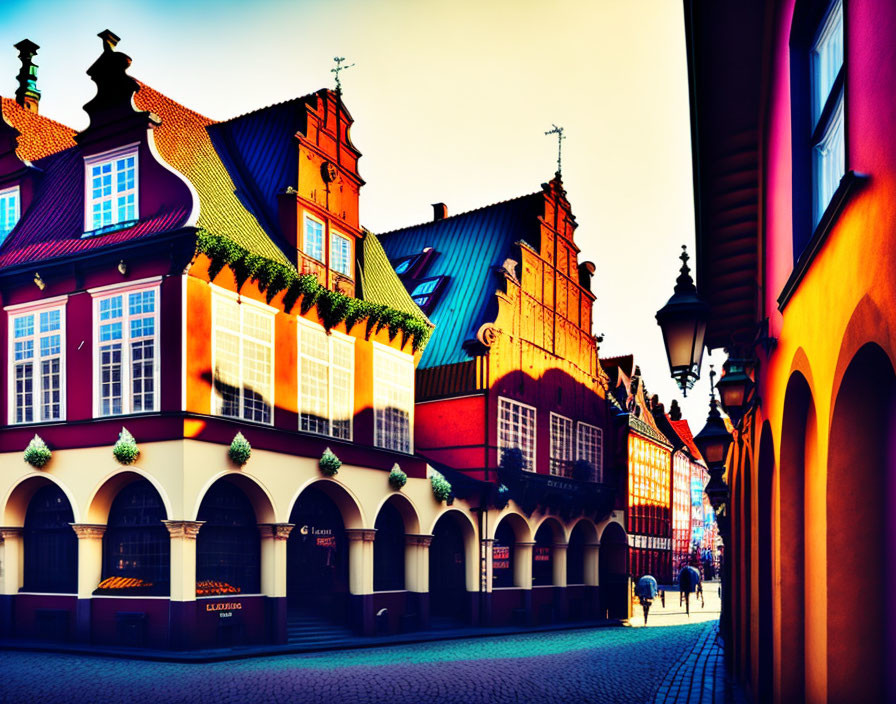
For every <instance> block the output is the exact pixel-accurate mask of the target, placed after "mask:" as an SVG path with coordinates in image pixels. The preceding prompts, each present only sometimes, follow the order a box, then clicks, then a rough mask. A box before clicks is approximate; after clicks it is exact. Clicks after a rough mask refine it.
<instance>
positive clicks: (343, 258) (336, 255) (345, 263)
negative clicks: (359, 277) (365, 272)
mask: <svg viewBox="0 0 896 704" xmlns="http://www.w3.org/2000/svg"><path fill="white" fill-rule="evenodd" d="M330 268H331V269H332V270H333V271H338V272H339V273H340V274H345V275H346V276H351V275H352V243H351V240H349V239H348V237H345V236H343V235H340V234H338V233H336V232H331V233H330Z"/></svg>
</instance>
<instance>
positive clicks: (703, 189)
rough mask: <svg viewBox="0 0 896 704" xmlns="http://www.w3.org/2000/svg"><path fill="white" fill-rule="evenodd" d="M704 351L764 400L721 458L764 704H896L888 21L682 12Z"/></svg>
mask: <svg viewBox="0 0 896 704" xmlns="http://www.w3.org/2000/svg"><path fill="white" fill-rule="evenodd" d="M684 5H685V10H686V27H687V34H688V48H689V74H690V88H691V104H692V110H693V118H692V130H693V145H694V166H695V187H696V196H697V197H696V202H697V243H698V282H697V283H698V289H699V292H700V295H701V296H702V297H703V298H704V299H705V300H706V301H707V302H708V303H709V305H710V318H709V324H708V328H707V333H706V342H707V346H708V347H710V348H719V347H722V348H727V349H728V351H729V355H730V358H732V359H736V360H738V363H739V364H741V365H745V367H746V369H747V372H748V374H749V375H750V376H751V378H752V381H753V383H754V385H755V389H754V391H753V396H752V400H751V401H748V403H747V404H746V405H745V406H744V407H742V408H739V409H738V410H739V411H740V412H741V413H742V416H743V417H742V419H740V420H739V423H738V425H737V428H736V432H735V442H734V444H733V445H732V449H731V451H730V454H729V457H728V463H727V483H728V485H729V487H730V491H731V494H730V499H729V500H728V502H727V507H726V515H725V516H723V518H724V520H725V521H726V522H729V523H730V538H727V539H726V547H725V549H726V558H728V562H729V564H730V566H731V584H730V588H729V591H730V593H731V597H732V601H731V608H730V609H729V610H728V613H727V614H726V616H727V627H728V629H729V633H730V640H731V649H732V657H733V661H734V663H735V664H736V668H737V671H738V672H739V674H740V676H741V678H742V680H743V681H744V682H745V683H746V684H747V685H748V686H749V687H750V689H751V690H752V692H753V694H754V696H755V697H756V699H757V700H758V701H776V702H797V701H808V702H823V701H828V702H852V701H892V700H893V698H894V697H896V680H894V677H896V675H894V669H893V667H892V653H893V652H894V648H896V610H894V607H893V604H892V600H890V599H888V598H886V597H883V598H881V599H879V600H876V601H875V603H874V605H869V603H868V600H867V599H868V595H869V594H871V593H873V591H874V590H875V586H874V585H886V584H889V583H891V581H892V565H893V564H894V557H896V544H894V536H896V531H894V527H893V521H892V515H893V507H894V496H896V495H894V492H893V487H894V486H896V479H894V478H896V465H894V457H893V452H892V445H893V443H892V437H893V433H892V427H893V421H894V412H893V398H894V384H896V373H894V361H896V336H894V330H896V309H894V306H893V300H894V287H896V277H894V276H893V271H894V266H896V262H894V257H896V239H894V232H896V209H894V203H896V138H894V133H893V130H892V124H893V101H892V98H891V96H892V92H893V89H894V87H896V64H894V62H893V61H892V60H891V57H892V47H893V37H894V35H896V6H894V5H893V3H891V2H885V1H883V0H818V1H812V0H797V1H794V0H780V1H779V0H769V1H768V2H761V3H739V2H720V3H711V4H707V3H698V2H691V1H690V0H688V1H687V2H685V3H684Z"/></svg>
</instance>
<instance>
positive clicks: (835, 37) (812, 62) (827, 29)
mask: <svg viewBox="0 0 896 704" xmlns="http://www.w3.org/2000/svg"><path fill="white" fill-rule="evenodd" d="M809 71H810V86H811V87H810V90H811V106H812V226H813V227H815V226H816V225H818V223H819V221H820V220H821V216H822V215H823V214H824V211H825V209H826V208H827V207H828V204H829V203H830V202H831V198H832V196H833V195H834V191H836V190H837V187H838V186H839V185H840V179H841V178H842V177H843V174H844V173H846V150H845V144H844V126H843V125H844V123H843V81H842V80H838V79H839V78H840V75H841V73H842V71H843V2H842V0H836V1H835V2H834V3H833V4H832V5H831V7H830V9H829V10H828V12H827V14H825V16H824V19H823V20H822V22H821V24H820V26H819V28H818V32H817V33H816V35H815V40H814V42H813V43H812V48H811V50H810V52H809Z"/></svg>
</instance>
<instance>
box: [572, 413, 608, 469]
mask: <svg viewBox="0 0 896 704" xmlns="http://www.w3.org/2000/svg"><path fill="white" fill-rule="evenodd" d="M584 428H587V429H588V430H590V431H592V432H594V434H595V437H596V438H597V461H596V462H592V465H593V466H594V478H593V479H594V481H595V482H602V481H603V480H604V429H603V428H600V427H598V426H596V425H592V424H591V423H585V422H583V421H579V422H578V423H576V459H579V460H586V461H589V462H590V461H591V460H590V459H589V458H588V457H586V456H585V452H584V450H583V445H584V443H583V437H582V430H583V429H584Z"/></svg>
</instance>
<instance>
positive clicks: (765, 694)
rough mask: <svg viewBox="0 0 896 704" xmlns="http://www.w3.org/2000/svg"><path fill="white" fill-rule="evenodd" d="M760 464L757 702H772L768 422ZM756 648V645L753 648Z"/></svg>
mask: <svg viewBox="0 0 896 704" xmlns="http://www.w3.org/2000/svg"><path fill="white" fill-rule="evenodd" d="M758 457H759V460H758V462H757V465H756V529H757V530H756V556H757V558H758V559H757V563H756V564H757V570H756V589H757V596H758V599H757V607H758V616H759V628H758V631H757V632H756V633H755V634H754V640H753V642H754V644H755V648H756V653H757V655H758V658H757V660H756V662H757V668H756V677H757V680H756V686H755V688H754V691H755V692H756V699H757V701H760V702H770V701H772V699H773V697H774V662H775V655H774V654H775V637H774V575H773V572H772V565H773V554H774V542H773V535H774V506H773V499H774V481H775V444H774V439H773V438H772V428H771V425H770V424H769V422H768V421H765V422H764V423H763V424H762V430H761V432H760V436H759V449H758ZM751 647H752V645H751Z"/></svg>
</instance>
